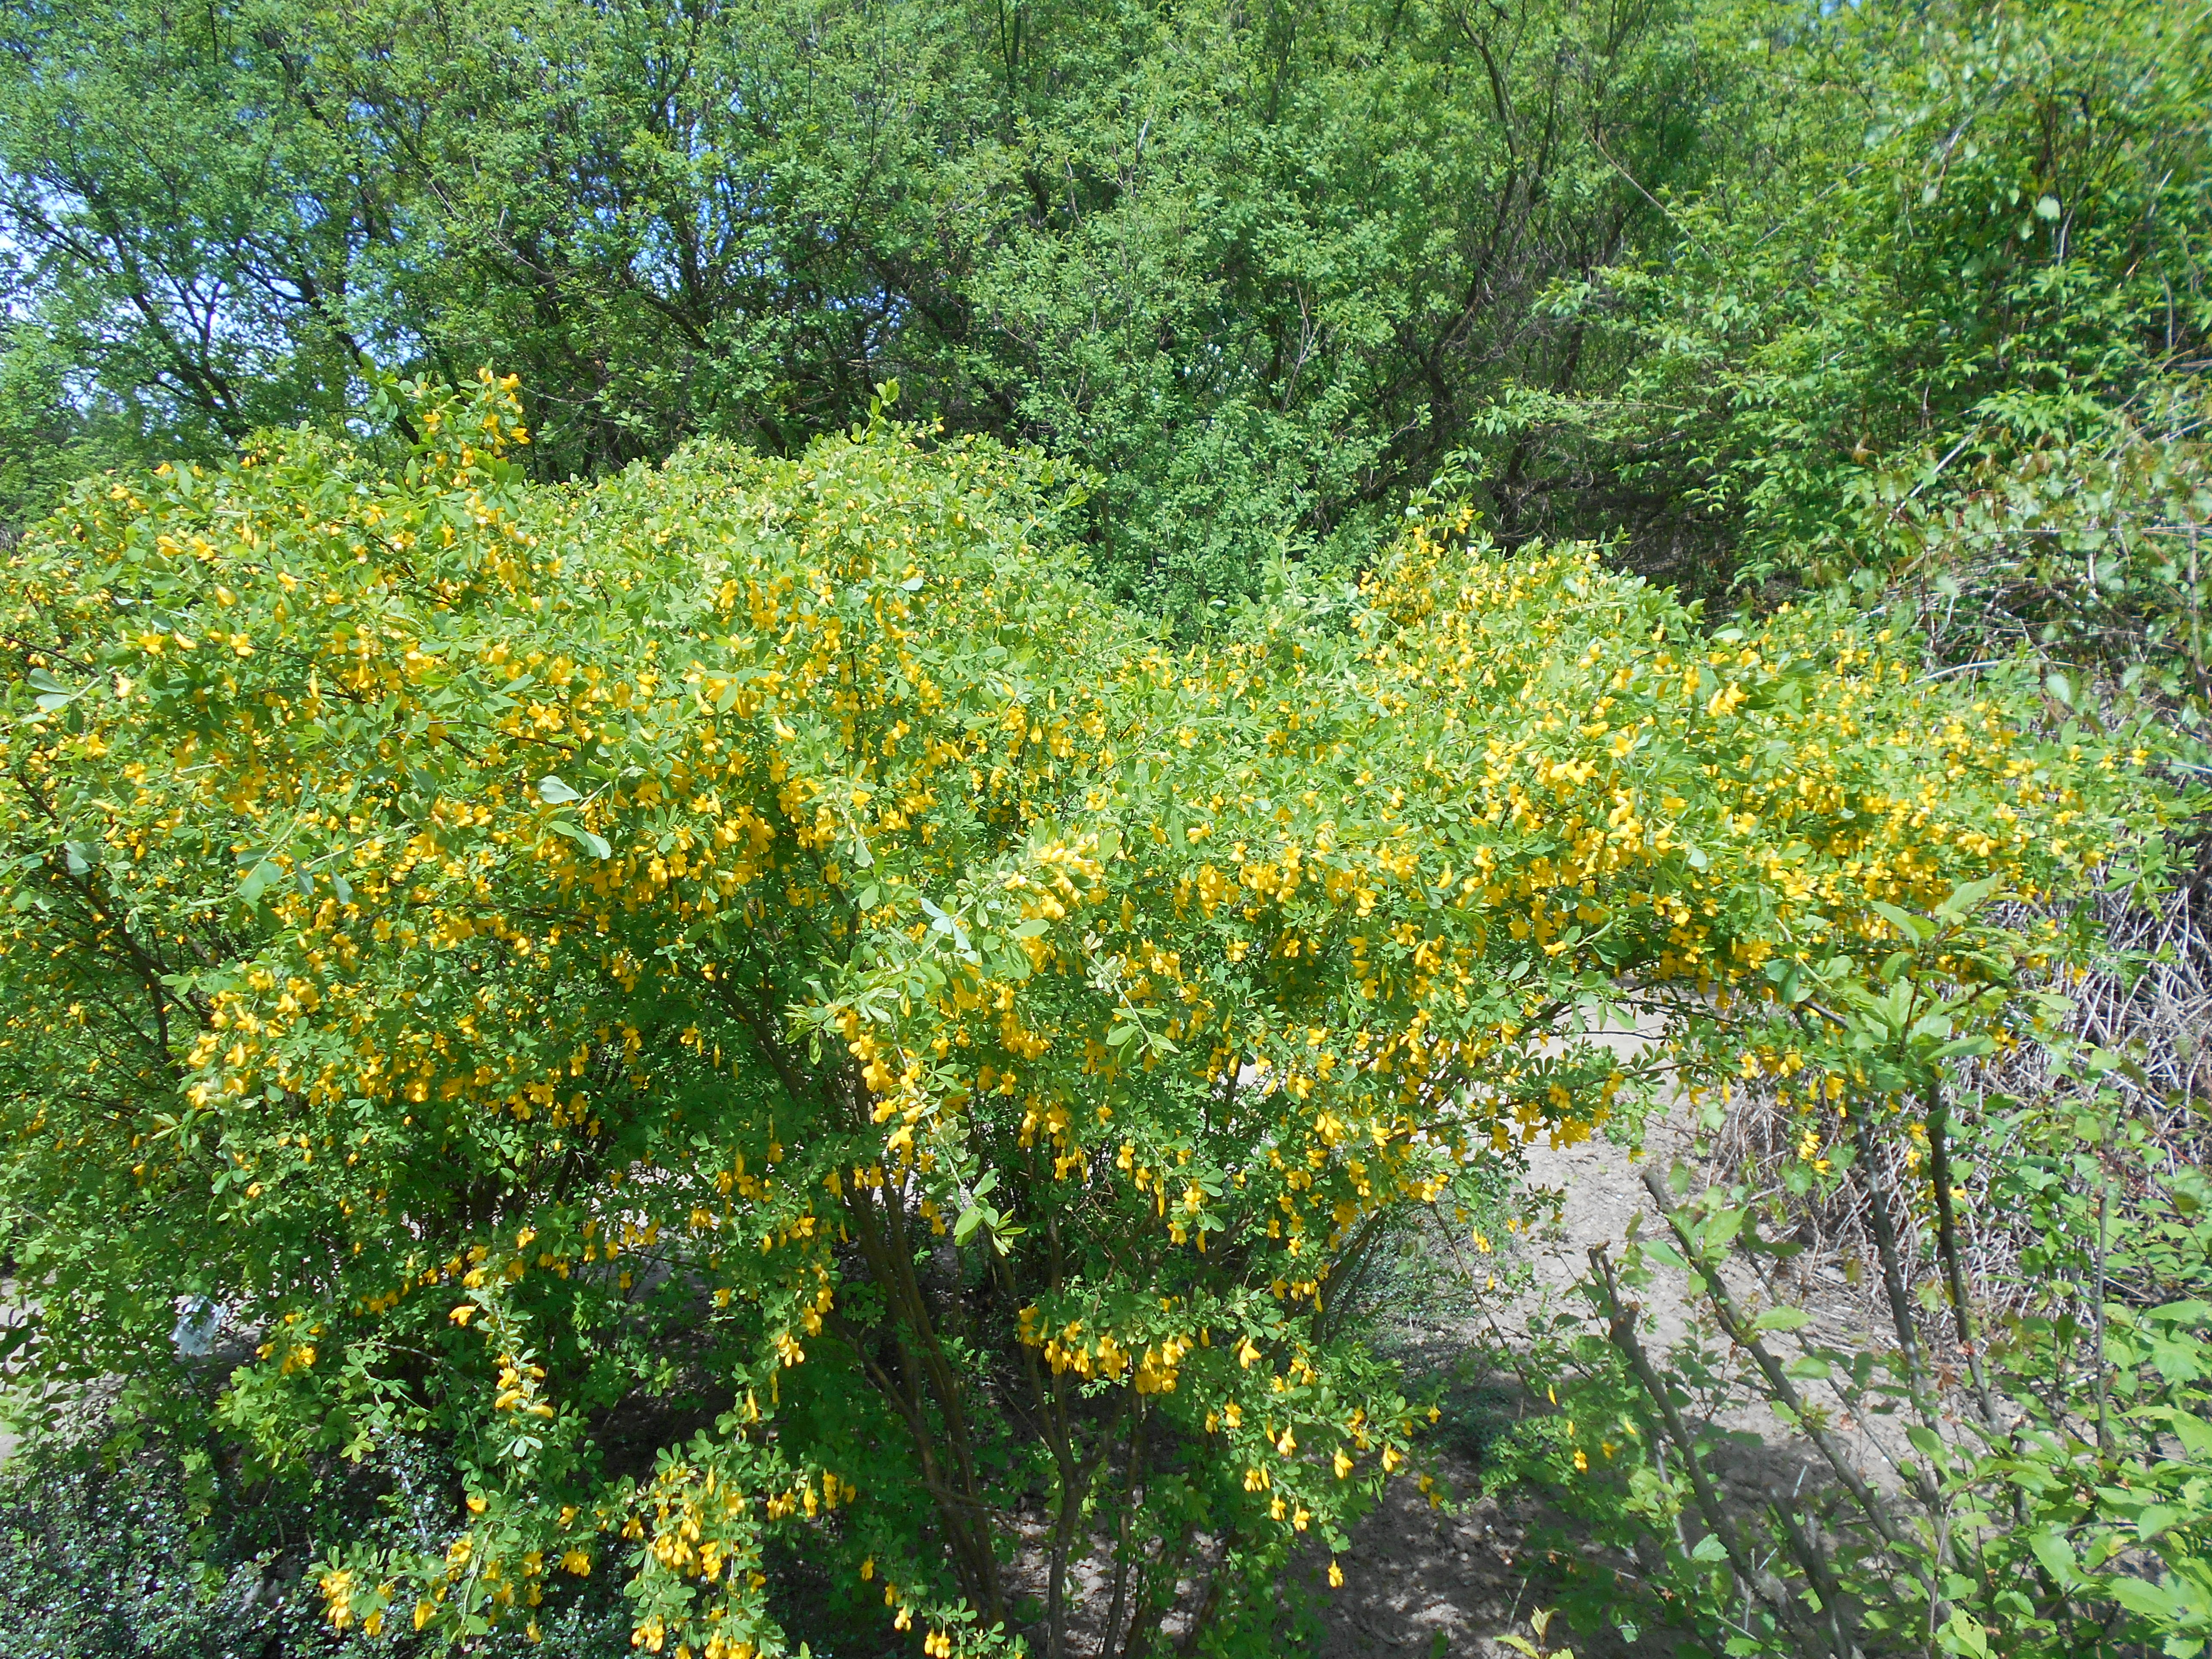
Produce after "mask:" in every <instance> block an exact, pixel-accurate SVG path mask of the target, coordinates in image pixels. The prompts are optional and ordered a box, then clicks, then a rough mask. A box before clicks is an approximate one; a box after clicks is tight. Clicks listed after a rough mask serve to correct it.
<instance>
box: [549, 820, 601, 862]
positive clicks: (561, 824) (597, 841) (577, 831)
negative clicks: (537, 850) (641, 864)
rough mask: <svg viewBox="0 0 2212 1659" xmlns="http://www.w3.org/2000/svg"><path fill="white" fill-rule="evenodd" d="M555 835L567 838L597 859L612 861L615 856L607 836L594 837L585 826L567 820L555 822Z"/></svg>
mask: <svg viewBox="0 0 2212 1659" xmlns="http://www.w3.org/2000/svg"><path fill="white" fill-rule="evenodd" d="M553 833H554V834H555V835H556V836H567V837H568V839H569V840H570V841H573V842H575V843H576V845H577V846H579V847H580V848H583V849H584V850H585V851H586V852H587V853H589V854H591V855H592V857H593V858H595V859H611V858H612V857H613V856H614V855H615V849H614V848H612V847H610V846H609V845H608V844H607V842H606V838H605V836H596V835H593V834H592V832H591V831H590V830H589V829H585V828H584V827H583V825H581V824H580V823H569V822H568V820H567V819H566V818H556V819H554V820H553Z"/></svg>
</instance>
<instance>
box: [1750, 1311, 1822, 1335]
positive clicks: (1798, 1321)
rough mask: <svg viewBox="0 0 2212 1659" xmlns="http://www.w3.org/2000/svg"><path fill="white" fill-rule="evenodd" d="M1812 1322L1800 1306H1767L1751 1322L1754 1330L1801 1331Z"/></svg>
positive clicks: (1811, 1318)
mask: <svg viewBox="0 0 2212 1659" xmlns="http://www.w3.org/2000/svg"><path fill="white" fill-rule="evenodd" d="M1812 1322H1813V1316H1812V1315H1810V1314H1808V1313H1807V1312H1806V1311H1805V1310H1803V1309H1802V1308H1769V1309H1767V1310H1766V1311H1765V1312H1764V1313H1762V1314H1760V1315H1759V1317H1758V1318H1756V1319H1754V1320H1753V1321H1752V1322H1751V1328H1752V1329H1753V1330H1754V1331H1802V1330H1803V1329H1804V1328H1805V1327H1806V1326H1808V1325H1809V1324H1811V1323H1812Z"/></svg>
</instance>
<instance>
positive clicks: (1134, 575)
mask: <svg viewBox="0 0 2212 1659" xmlns="http://www.w3.org/2000/svg"><path fill="white" fill-rule="evenodd" d="M6 15H7V16H8V17H9V33H11V35H12V37H13V44H14V46H15V48H16V50H15V52H14V53H12V54H10V55H9V56H8V57H7V58H5V59H0V64H4V67H0V191H4V196H0V222H4V223H5V225H6V228H7V232H8V234H9V239H10V242H11V244H12V245H13V246H14V247H15V249H16V251H17V254H18V258H19V261H20V264H21V267H22V287H23V290H24V294H25V296H26V301H25V302H26V304H27V306H28V307H29V309H30V312H31V313H32V314H33V316H35V318H36V319H37V323H36V325H35V326H34V327H33V328H31V329H30V330H29V331H27V334H26V336H25V344H24V348H23V349H27V350H29V349H36V348H41V347H43V345H44V343H45V342H46V341H47V340H49V339H51V340H52V341H55V342H57V343H58V350H59V351H60V353H61V355H62V358H63V360H64V362H67V363H68V364H70V366H71V367H72V368H76V369H77V370H79V371H81V372H82V374H83V375H84V376H85V380H84V383H83V387H82V389H83V391H84V394H85V396H86V397H87V398H88V400H89V402H90V404H93V405H94V406H97V407H98V408H100V410H101V411H102V414H103V416H104V418H106V420H107V421H108V422H110V423H111V424H114V425H117V426H118V427H120V428H130V427H131V426H134V425H135V426H136V427H137V428H139V429H141V430H143V432H144V434H145V435H146V439H147V441H148V443H149V445H152V446H155V447H163V453H167V451H166V447H167V446H173V445H179V444H182V445H185V446H187V447H196V448H197V452H198V453H203V454H207V453H219V452H220V451H221V450H222V448H224V447H227V446H228V444H230V443H232V442H234V441H237V440H238V439H240V438H241V437H242V436H243V435H245V434H246V432H247V431H248V430H249V429H251V428H253V427H254V426H256V425H258V424H261V423H263V422H270V421H277V422H289V421H292V420H295V419H298V418H301V417H303V416H313V415H318V414H320V415H335V414H336V413H337V412H338V411H340V410H345V409H347V408H349V407H350V406H351V405H352V404H353V403H354V402H355V401H356V399H355V397H354V393H355V391H356V386H357V382H358V376H359V374H361V372H362V370H361V365H362V361H363V360H364V358H367V359H371V360H374V362H378V363H380V364H382V365H384V366H386V367H387V368H401V369H416V368H421V369H423V370H427V371H428V372H431V373H434V374H441V375H442V376H444V377H446V378H459V377H460V376H461V375H463V374H466V373H469V372H471V371H472V370H473V369H474V368H475V367H476V366H477V364H478V363H480V362H495V363H497V364H499V365H501V367H502V368H512V369H513V370H514V371H515V372H516V373H518V374H520V376H521V377H522V381H523V386H524V390H525V396H526V398H527V400H528V404H529V411H530V416H531V419H532V424H533V426H534V427H535V428H538V431H539V433H540V435H541V438H542V440H543V442H542V445H541V447H540V448H539V450H538V452H537V457H536V459H535V460H534V461H533V465H534V466H535V467H536V468H538V470H539V471H540V475H541V476H547V477H565V476H567V475H568V473H569V472H571V471H581V472H584V473H586V474H590V473H596V472H602V471H607V470H609V469H611V468H613V467H617V466H619V465H622V464H623V463H624V462H626V461H628V460H629V459H633V458H635V457H639V456H646V457H652V458H658V457H659V456H663V455H665V454H666V453H668V452H669V451H670V449H671V447H673V445H674V444H676V443H677V442H678V441H680V440H682V439H683V438H684V437H686V436H690V435H699V434H710V435H723V436H727V437H730V438H732V439H735V440H738V441H742V442H745V443H748V444H752V445H756V446H758V447H763V448H764V449H767V450H769V451H772V452H792V451H795V450H796V449H797V448H798V447H802V446H803V445H804V444H805V441H807V440H808V439H809V438H811V437H812V436H814V435H817V434H819V433H821V432H823V431H824V430H829V429H833V428H836V426H838V425H839V424H841V423H842V422H847V421H849V420H851V419H853V418H854V417H855V416H857V415H858V414H860V412H861V411H862V410H863V409H864V407H865V405H866V401H867V397H868V388H869V387H870V386H872V384H873V383H874V381H876V380H880V379H884V378H887V377H889V376H890V375H893V374H896V376H897V377H898V378H899V379H900V380H901V381H902V384H903V385H904V386H906V388H907V395H908V401H909V404H911V405H915V406H918V407H920V408H921V410H923V411H924V412H926V413H932V414H938V415H941V416H943V417H944V418H945V420H946V421H947V422H949V423H950V424H951V427H952V428H953V429H955V430H957V431H979V432H987V433H992V434H995V435H1000V436H1002V437H1006V438H1011V439H1015V440H1018V441H1027V442H1036V443H1041V444H1042V445H1044V446H1045V447H1048V448H1049V449H1052V450H1053V451H1054V452H1055V453H1060V454H1063V455H1066V456H1070V457H1073V458H1075V459H1079V461H1081V462H1082V463H1084V464H1085V465H1089V466H1090V467H1091V468H1093V469H1095V470H1096V471H1098V472H1099V473H1100V474H1101V475H1102V477H1103V480H1104V482H1103V486H1102V489H1101V493H1100V495H1099V507H1100V511H1099V512H1098V513H1097V518H1096V520H1094V524H1093V526H1092V533H1093V536H1094V538H1095V541H1096V544H1097V556H1098V557H1099V558H1100V559H1101V560H1102V561H1103V568H1105V569H1106V570H1107V571H1108V573H1109V575H1110V577H1111V579H1112V580H1114V581H1115V583H1116V584H1117V585H1120V586H1125V587H1129V588H1133V589H1135V590H1138V591H1141V592H1147V593H1150V594H1152V596H1153V597H1154V598H1155V599H1157V600H1158V601H1159V602H1160V603H1163V604H1164V605H1170V606H1171V607H1175V608H1177V609H1179V610H1181V611H1189V610H1190V609H1191V607H1194V606H1201V607H1202V605H1203V604H1204V602H1205V601H1206V599H1207V598H1208V597H1210V596H1223V595H1225V596H1228V597H1231V598H1234V597H1236V596H1237V595H1238V594H1240V593H1242V592H1245V591H1248V590H1249V586H1250V584H1251V582H1252V580H1253V579H1254V577H1255V574H1256V573H1257V572H1258V571H1259V570H1260V569H1261V568H1264V566H1265V564H1266V562H1267V561H1268V560H1269V559H1270V558H1272V557H1273V556H1278V555H1279V554H1281V553H1285V552H1288V553H1291V554H1294V555H1296V554H1303V553H1305V552H1308V551H1310V550H1327V549H1328V548H1330V547H1332V546H1339V545H1340V544H1346V538H1349V543H1348V544H1346V546H1344V547H1343V548H1342V550H1348V551H1351V552H1365V551H1371V550H1372V549H1373V547H1374V546H1375V545H1376V541H1377V536H1376V525H1377V522H1378V513H1379V514H1380V515H1381V517H1382V518H1383V519H1387V516H1388V513H1389V509H1390V508H1391V507H1392V506H1393V505H1394V504H1395V502H1396V501H1400V500H1401V499H1402V498H1403V495H1404V493H1405V490H1406V488H1407V485H1408V484H1409V483H1411V484H1418V483H1420V482H1422V481H1423V480H1424V479H1425V477H1427V475H1428V473H1429V472H1430V471H1431V470H1432V469H1433V467H1434V465H1435V463H1436V460H1437V458H1438V457H1439V456H1440V455H1441V454H1442V453H1443V452H1444V451H1445V450H1446V449H1448V448H1449V447H1450V445H1451V444H1452V443H1453V442H1455V441H1456V439H1457V437H1458V436H1459V435H1460V433H1461V432H1462V429H1463V428H1464V426H1465V423H1466V422H1467V421H1468V418H1469V416H1470V415H1471V413H1472V412H1473V410H1474V408H1475V406H1477V405H1478V404H1481V403H1483V402H1485V401H1486V399H1487V398H1489V397H1490V396H1491V395H1492V391H1493V390H1494V388H1495V387H1496V386H1498V385H1499V384H1501V383H1502V382H1503V381H1504V380H1510V379H1516V378H1517V379H1522V380H1527V381H1528V382H1529V383H1530V384H1535V385H1541V386H1545V387H1546V388H1547V389H1548V390H1550V391H1553V392H1569V391H1572V390H1574V389H1576V388H1577V387H1579V386H1580V385H1581V384H1582V383H1583V380H1584V379H1585V377H1587V376H1588V375H1589V374H1590V373H1591V371H1592V369H1593V368H1595V367H1596V365H1597V362H1598V360H1599V358H1600V357H1601V355H1602V354H1601V353H1600V352H1598V351H1597V350H1595V349H1594V348H1592V347H1589V346H1588V345H1586V344H1585V343H1584V339H1583V332H1582V331H1581V330H1579V329H1578V328H1576V327H1573V326H1569V325H1556V324H1554V323H1553V321H1552V320H1550V319H1549V318H1548V316H1547V313H1546V310H1545V308H1544V306H1543V304H1542V299H1543V295H1544V293H1545V291H1546V289H1547V287H1548V286H1549V285H1550V284H1551V283H1553V282H1555V281H1557V280H1559V279H1561V278H1571V279H1574V280H1588V279H1589V277H1590V276H1592V275H1593V273H1594V272H1595V270H1597V268H1598V267H1600V266H1601V265H1602V264H1605V263H1607V262H1608V261H1610V260H1613V259H1615V258H1619V257H1620V254H1621V253H1622V252H1624V250H1626V248H1628V247H1630V246H1634V245H1635V239H1636V238H1637V237H1638V236H1639V235H1642V234H1646V233H1647V232H1648V231H1649V230H1650V229H1651V228H1654V227H1656V225H1658V223H1659V220H1658V218H1657V216H1656V214H1655V213H1654V212H1653V211H1652V210H1651V208H1650V204H1649V201H1648V199H1647V196H1646V193H1645V192H1646V191H1649V190H1650V189H1655V188H1663V187H1666V186H1668V185H1680V186H1683V187H1694V186H1695V185H1697V184H1699V182H1700V181H1701V179H1702V177H1703V174H1704V172H1705V167H1706V166H1707V161H1708V158H1707V155H1706V151H1707V149H1708V147H1709V145H1708V135H1707V131H1706V128H1705V124H1704V121H1703V118H1702V115H1701V111H1702V110H1703V109H1704V107H1705V102H1706V100H1707V96H1708V88H1707V85H1706V82H1707V80H1708V78H1709V76H1710V75H1711V73H1712V72H1713V71H1712V70H1711V67H1710V66H1709V65H1708V64H1707V61H1706V58H1705V54H1704V53H1703V52H1701V51H1700V50H1699V47H1698V46H1697V45H1696V42H1695V40H1694V38H1693V35H1692V32H1691V31H1690V30H1689V29H1688V27H1686V24H1685V23H1684V21H1683V18H1682V15H1681V12H1680V8H1679V7H1677V6H1675V5H1674V4H1672V3H1670V0H1624V3H1621V4H1618V5H1613V6H1603V7H1583V6H1578V5H1561V4H1557V3H1553V0H1528V3H1522V4H1518V5H1516V6H1514V7H1512V8H1510V9H1506V8H1501V9H1487V10H1485V11H1481V12H1473V11H1462V10H1461V9H1456V8H1454V7H1450V6H1443V7H1431V6H1426V5H1421V6H1411V7H1408V6H1404V5H1395V4H1392V5H1383V4H1370V3H1354V4H1349V5H1345V6H1341V7H1339V8H1334V9H1327V10H1309V9H1304V8H1297V7H1291V6H1287V5H1270V6H1267V7H1264V8H1261V9H1249V10H1248V9H1243V8H1241V7H1230V6H1218V5H1200V6H1196V7H1192V8H1188V9H1183V8H1177V9H1162V8H1157V7H1152V6H1148V5H1143V4H1138V3H1111V4H1094V3H1081V4H1075V3H1066V4H1063V3H1044V4H1039V3H1035V0H1017V3H1013V4H1006V3H974V4H963V5H954V6H946V5H940V4H934V3H915V0H907V3H899V0H892V3H878V4H851V5H844V4H837V5H829V6H823V5H817V4H812V3H787V0H737V3H713V0H710V3H700V4H691V5H684V6H666V5H659V4H629V3H623V4H617V5H612V6H606V7H586V6H580V5H577V4H574V3H572V0H529V3H526V4H524V5H523V6H521V7H520V8H517V7H515V6H512V5H502V6H501V7H499V8H497V9H496V11H495V12H494V11H493V10H491V9H487V8H482V7H475V6H470V5H466V4H460V5H450V4H442V3H419V0H396V3H379V4H376V5H372V6H362V7H347V8H343V9H331V8H321V7H312V6H307V5H261V4H256V5H228V4H225V5H218V6H213V7H204V8H197V9H195V8H185V9H175V8H171V7H167V6H162V5H155V4H151V3H137V0H132V3H128V4H125V5H120V6H113V7H104V8H97V9H88V8H85V7H81V6H75V5H47V4H40V3H29V0H10V4H9V7H8V8H7V14H6ZM339 112H343V115H341V114H340V113H339ZM1632 180H1634V181H1635V183H1633V184H1632V182H1631V181H1632ZM1639 185H1640V186H1641V188H1639V187H1638V186H1639ZM110 406H112V408H113V410H114V413H113V414H112V415H107V414H106V410H107V409H108V408H109V407H110Z"/></svg>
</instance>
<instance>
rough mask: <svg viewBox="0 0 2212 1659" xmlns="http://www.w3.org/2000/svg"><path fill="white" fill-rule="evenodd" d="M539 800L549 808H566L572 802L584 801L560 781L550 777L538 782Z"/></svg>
mask: <svg viewBox="0 0 2212 1659" xmlns="http://www.w3.org/2000/svg"><path fill="white" fill-rule="evenodd" d="M538 799H540V800H542V801H544V803H545V804H546V805H548V806H566V805H568V803H569V802H570V801H574V800H581V799H583V797H582V796H581V795H580V794H578V793H576V792H575V791H574V790H573V789H571V788H570V787H568V785H567V784H565V783H563V782H562V781H561V780H560V779H558V778H556V777H553V776H551V775H547V776H545V777H542V778H540V779H538Z"/></svg>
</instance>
